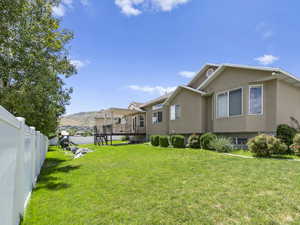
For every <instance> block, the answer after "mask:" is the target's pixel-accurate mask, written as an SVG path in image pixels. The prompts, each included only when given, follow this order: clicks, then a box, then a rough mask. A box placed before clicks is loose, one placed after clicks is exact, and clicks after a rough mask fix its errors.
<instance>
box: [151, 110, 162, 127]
mask: <svg viewBox="0 0 300 225" xmlns="http://www.w3.org/2000/svg"><path fill="white" fill-rule="evenodd" d="M160 122H162V112H155V113H153V114H152V123H153V124H157V123H160Z"/></svg>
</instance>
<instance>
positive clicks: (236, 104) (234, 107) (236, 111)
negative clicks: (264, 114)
mask: <svg viewBox="0 0 300 225" xmlns="http://www.w3.org/2000/svg"><path fill="white" fill-rule="evenodd" d="M242 92H243V91H242V89H241V88H240V89H237V90H233V91H230V92H229V116H238V115H241V114H242V101H243V100H242V95H243V93H242Z"/></svg>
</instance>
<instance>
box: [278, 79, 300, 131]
mask: <svg viewBox="0 0 300 225" xmlns="http://www.w3.org/2000/svg"><path fill="white" fill-rule="evenodd" d="M277 89H278V97H277V124H278V125H279V124H289V125H291V126H295V123H293V122H292V120H291V117H294V118H295V119H297V120H298V122H299V123H300V88H299V87H294V86H292V85H291V84H288V83H286V82H283V81H278V87H277Z"/></svg>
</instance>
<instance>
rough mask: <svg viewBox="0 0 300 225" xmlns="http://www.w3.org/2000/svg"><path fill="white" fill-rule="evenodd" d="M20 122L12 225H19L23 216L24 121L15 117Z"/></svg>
mask: <svg viewBox="0 0 300 225" xmlns="http://www.w3.org/2000/svg"><path fill="white" fill-rule="evenodd" d="M17 120H18V121H19V122H20V129H19V130H18V133H19V136H18V137H17V139H16V141H17V143H18V149H17V153H16V170H15V187H14V207H13V209H14V224H19V222H20V217H21V216H23V211H24V205H23V204H24V201H25V198H26V197H25V193H24V191H23V187H24V185H25V181H24V179H25V177H24V146H25V119H24V118H22V117H17Z"/></svg>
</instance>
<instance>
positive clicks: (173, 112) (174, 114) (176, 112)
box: [170, 105, 181, 120]
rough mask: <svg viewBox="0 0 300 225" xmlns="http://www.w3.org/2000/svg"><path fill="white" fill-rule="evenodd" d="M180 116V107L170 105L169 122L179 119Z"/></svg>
mask: <svg viewBox="0 0 300 225" xmlns="http://www.w3.org/2000/svg"><path fill="white" fill-rule="evenodd" d="M180 114H181V109H180V105H171V107H170V120H177V119H179V118H180Z"/></svg>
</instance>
